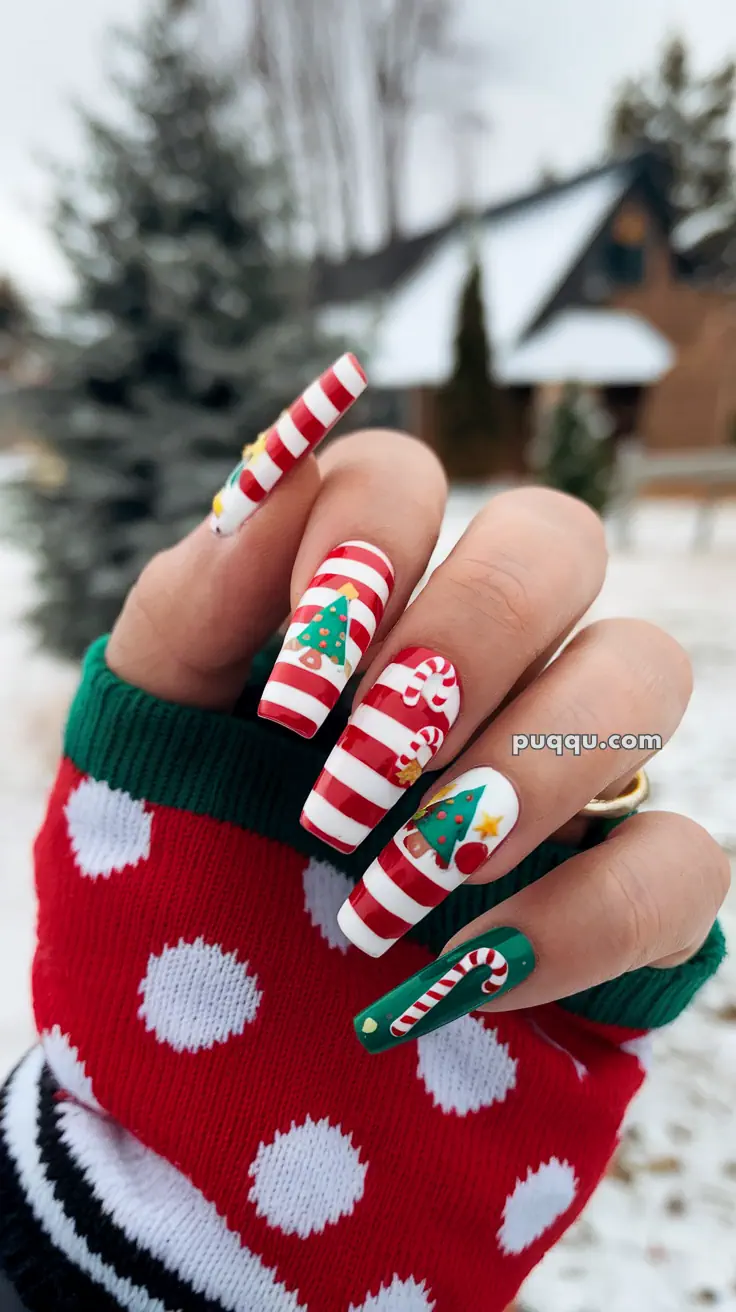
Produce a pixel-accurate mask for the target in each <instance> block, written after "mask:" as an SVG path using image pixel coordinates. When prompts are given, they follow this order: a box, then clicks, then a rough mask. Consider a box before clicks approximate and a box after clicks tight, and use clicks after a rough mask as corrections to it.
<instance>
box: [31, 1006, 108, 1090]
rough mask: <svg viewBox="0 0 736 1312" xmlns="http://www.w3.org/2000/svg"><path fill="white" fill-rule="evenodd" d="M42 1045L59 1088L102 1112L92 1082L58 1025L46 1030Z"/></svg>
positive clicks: (42, 1037)
mask: <svg viewBox="0 0 736 1312" xmlns="http://www.w3.org/2000/svg"><path fill="white" fill-rule="evenodd" d="M41 1043H42V1045H43V1050H44V1054H45V1056H46V1061H47V1062H48V1065H49V1068H50V1070H51V1073H52V1075H53V1077H54V1079H55V1080H56V1083H57V1084H58V1085H59V1088H60V1089H64V1090H65V1092H66V1093H70V1094H71V1096H72V1097H73V1098H76V1100H77V1102H81V1103H83V1104H84V1106H85V1107H91V1108H92V1109H93V1110H94V1111H100V1110H101V1108H100V1104H99V1103H98V1101H97V1099H96V1098H95V1095H94V1090H93V1088H92V1080H91V1079H90V1077H89V1075H88V1074H87V1068H86V1066H85V1064H84V1062H83V1061H82V1058H81V1057H80V1055H79V1051H78V1049H77V1048H75V1046H74V1044H73V1043H72V1041H71V1039H70V1038H69V1035H68V1034H64V1033H63V1032H62V1030H61V1028H60V1027H59V1026H58V1025H54V1027H53V1029H51V1030H44V1032H43V1034H42V1035H41Z"/></svg>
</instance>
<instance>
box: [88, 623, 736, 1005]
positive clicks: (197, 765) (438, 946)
mask: <svg viewBox="0 0 736 1312" xmlns="http://www.w3.org/2000/svg"><path fill="white" fill-rule="evenodd" d="M106 646H107V639H106V638H101V639H99V640H98V641H97V642H95V643H94V644H93V645H92V647H90V649H89V651H88V653H87V655H86V657H85V661H84V669H83V677H82V682H81V684H80V687H79V690H78V692H77V695H76V697H75V699H74V702H73V704H72V707H71V711H70V714H69V720H68V723H67V727H66V733H65V738H64V751H65V754H66V755H67V756H68V757H69V758H70V760H72V761H73V762H74V764H75V765H76V766H77V768H78V769H79V770H81V771H83V772H84V773H86V774H90V775H92V776H93V777H94V778H96V779H104V780H105V781H106V782H107V783H108V784H109V785H110V787H112V788H121V789H124V790H125V791H126V792H128V793H130V794H131V796H133V797H136V798H141V799H146V800H147V801H149V802H151V803H153V804H154V805H159V806H169V807H175V808H178V809H180V810H185V811H191V812H193V813H194V814H197V815H207V816H209V817H211V818H212V819H215V820H223V821H228V822H230V823H232V824H236V825H240V826H241V827H242V828H245V829H250V830H252V831H253V832H256V833H258V834H260V835H262V836H263V837H266V838H270V839H273V840H274V841H276V842H280V843H284V844H286V845H287V846H289V847H291V848H293V849H294V850H295V851H297V852H300V853H302V855H304V856H306V857H318V858H321V859H322V860H325V861H329V862H330V864H331V865H333V866H334V867H335V868H336V869H338V870H340V871H341V872H342V873H343V874H345V875H346V876H347V877H348V878H350V879H352V880H353V881H357V880H358V879H359V878H360V876H361V875H362V873H363V871H364V870H365V869H366V868H367V866H368V865H369V864H370V862H371V861H372V860H373V859H374V857H375V856H377V855H378V853H379V852H380V851H381V849H382V848H383V847H384V846H385V844H386V843H387V842H388V840H389V838H390V837H391V835H392V834H393V833H394V832H395V831H396V830H397V829H398V828H399V827H400V826H401V825H402V824H404V822H405V821H406V820H408V819H409V817H410V816H411V815H412V814H413V813H414V811H415V810H416V808H417V805H418V802H419V799H420V798H421V796H422V794H423V793H424V792H425V790H426V788H427V785H428V783H431V779H432V775H431V774H427V775H425V776H424V777H423V779H422V780H420V781H419V782H418V783H417V784H415V785H414V787H413V788H410V789H407V792H406V795H405V796H404V797H403V798H402V800H401V802H400V803H399V804H398V805H397V806H396V807H394V809H393V811H392V812H391V813H390V815H388V816H387V817H386V818H385V819H384V820H383V821H382V822H381V824H380V825H378V826H377V827H376V829H375V830H374V831H373V833H372V834H371V835H370V836H369V838H367V839H366V840H365V842H364V843H362V844H361V846H360V848H359V849H358V851H357V852H352V853H350V854H348V855H343V854H341V853H338V852H335V851H333V850H332V849H327V848H326V847H325V846H324V844H323V843H320V842H319V840H318V839H316V838H314V837H313V836H312V835H311V834H309V833H308V832H307V831H306V830H305V829H302V827H301V825H300V824H299V816H300V814H301V810H302V806H303V804H304V801H305V799H306V797H307V795H308V793H309V791H310V789H311V787H312V784H313V783H314V780H315V779H316V778H317V775H318V774H319V772H320V769H321V768H322V765H323V764H324V761H325V759H326V757H327V755H328V753H329V751H330V748H331V747H332V745H333V743H334V741H335V739H336V738H337V737H338V735H339V733H340V731H341V729H342V728H343V726H344V720H345V716H346V714H347V709H348V703H349V697H346V698H344V699H343V701H342V703H341V708H339V709H338V710H336V711H335V712H333V714H332V715H331V716H330V717H329V720H328V722H327V724H326V725H325V726H324V727H323V729H322V730H321V731H320V733H319V734H318V735H317V736H316V737H315V738H313V739H311V740H309V741H307V740H305V739H301V738H297V737H296V736H295V735H294V734H291V733H288V732H287V731H286V730H284V729H280V728H279V727H278V726H275V725H273V724H270V723H266V722H264V721H261V720H259V719H258V718H257V715H256V709H257V706H258V701H259V698H260V692H261V689H262V687H263V684H264V683H265V681H266V679H267V677H268V673H269V670H270V667H271V663H272V660H273V659H274V657H275V654H276V652H277V650H278V645H275V646H274V647H273V649H272V650H271V649H269V650H267V651H265V652H263V653H262V654H261V655H260V657H259V658H258V659H257V660H256V662H255V663H254V667H253V673H252V675H251V681H250V682H249V685H248V687H247V688H246V690H245V692H244V694H243V697H242V698H241V701H240V703H239V706H238V709H237V712H236V714H235V715H224V714H220V713H218V712H215V711H201V710H196V709H194V708H192V707H185V706H184V707H182V706H177V705H174V704H173V703H170V702H164V701H161V700H159V699H158V698H156V697H152V696H151V695H150V694H149V693H146V692H142V691H141V690H140V689H139V688H134V687H132V686H131V685H130V684H127V683H124V682H123V681H122V680H121V679H118V678H117V676H116V675H114V674H113V673H112V672H111V670H109V669H108V666H107V664H106V661H105V649H106ZM577 850H578V849H576V848H572V847H569V846H567V845H565V844H563V843H555V842H547V843H542V844H541V846H540V847H538V848H537V849H536V850H535V851H534V852H532V853H531V854H530V855H529V856H528V857H526V858H525V860H524V861H522V862H521V863H520V864H519V865H518V866H517V867H516V868H515V869H514V870H511V871H510V872H509V873H508V874H507V875H505V876H504V877H503V878H502V879H500V880H497V881H496V882H495V883H493V884H483V885H480V884H472V885H465V886H461V887H460V888H458V889H456V890H455V892H454V893H451V894H450V895H449V897H447V898H446V899H445V901H444V902H443V903H442V904H441V905H440V906H439V907H437V908H436V909H435V910H434V911H433V912H431V914H430V915H428V916H427V917H426V918H425V919H424V920H423V921H421V922H420V923H419V925H417V926H416V927H415V928H414V930H412V931H411V937H412V938H414V939H415V940H416V941H418V942H420V943H422V944H424V945H425V946H426V947H427V948H428V949H429V950H430V951H431V952H433V953H438V952H440V951H441V950H442V948H443V947H444V945H445V943H446V942H447V940H448V939H449V938H451V937H452V935H453V934H455V933H457V931H458V930H459V929H461V928H462V927H463V926H464V925H467V924H468V923H469V922H470V921H472V920H474V919H475V918H476V917H477V916H480V915H482V914H483V912H485V911H488V910H490V909H491V908H493V907H495V906H498V905H499V904H500V903H502V902H504V901H506V899H507V898H509V897H511V896H512V895H513V894H514V893H516V892H518V891H519V890H520V889H522V888H525V887H526V886H527V885H529V884H532V883H534V882H535V881H536V880H537V879H540V878H541V877H542V876H543V875H545V874H547V873H548V872H549V871H550V870H553V869H554V868H555V867H556V866H558V865H561V864H562V862H563V861H566V860H568V859H569V858H570V857H571V856H574V855H575V853H576V851H577ZM724 951H725V947H724V943H723V935H722V934H721V931H720V928H719V927H718V926H716V927H715V928H714V929H713V931H712V932H711V935H710V937H709V939H708V941H707V943H706V944H705V945H704V947H703V948H702V949H701V951H700V953H698V954H697V956H696V957H694V958H693V959H692V960H691V961H689V962H687V963H686V964H685V965H683V966H678V967H676V968H675V969H673V970H664V971H659V970H652V969H645V970H639V971H636V972H634V973H633V974H631V975H627V976H624V977H622V978H621V979H618V980H614V981H612V982H611V983H608V984H603V985H600V986H598V987H597V988H594V989H588V990H587V991H586V992H585V993H580V994H576V995H575V997H573V998H568V999H567V1000H566V1001H565V1002H563V1004H562V1005H563V1006H565V1007H567V1008H568V1009H569V1010H571V1011H574V1012H576V1013H577V1014H579V1015H582V1016H585V1017H587V1018H588V1019H589V1020H593V1021H599V1022H601V1023H611V1024H616V1025H624V1026H628V1027H631V1028H633V1029H649V1028H653V1027H655V1026H659V1025H665V1024H667V1023H669V1021H671V1020H674V1019H675V1017H676V1016H677V1015H679V1013H680V1012H681V1011H682V1010H683V1009H684V1008H685V1007H686V1006H687V1004H688V1003H689V1002H690V1001H691V999H692V997H693V996H694V994H695V993H696V992H697V990H698V989H699V988H700V987H701V985H702V984H703V983H704V982H705V980H706V979H708V977H709V976H710V975H712V974H713V973H714V971H715V970H716V969H717V966H718V964H719V962H720V961H721V959H722V957H723V955H724Z"/></svg>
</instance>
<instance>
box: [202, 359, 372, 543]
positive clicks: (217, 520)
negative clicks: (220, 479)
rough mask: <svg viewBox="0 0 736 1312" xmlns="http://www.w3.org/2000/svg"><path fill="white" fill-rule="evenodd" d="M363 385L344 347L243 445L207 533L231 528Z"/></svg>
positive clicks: (306, 451) (222, 533)
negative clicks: (305, 386) (250, 440)
mask: <svg viewBox="0 0 736 1312" xmlns="http://www.w3.org/2000/svg"><path fill="white" fill-rule="evenodd" d="M367 385H368V384H367V380H366V376H365V374H364V373H363V370H362V368H361V366H360V364H359V363H358V361H357V360H356V358H355V356H354V355H351V354H350V353H349V352H347V353H346V354H345V355H341V356H340V359H339V360H336V361H335V363H334V364H333V365H332V367H331V368H330V369H326V370H325V372H324V373H323V374H322V375H321V376H320V377H319V378H318V379H316V381H315V382H313V383H310V385H309V387H308V388H307V389H306V390H305V391H304V392H302V394H301V396H300V397H299V398H298V399H297V400H296V401H295V402H294V403H293V405H291V406H289V409H288V410H284V412H283V414H282V415H280V416H279V418H278V419H277V420H276V423H275V424H273V425H272V426H271V428H267V429H266V430H265V431H264V432H263V433H261V434H260V435H259V436H258V437H257V438H256V440H255V442H252V443H251V445H250V446H246V447H244V448H243V454H242V459H241V460H240V461H239V463H238V464H237V465H236V466H235V468H234V470H233V472H232V473H231V474H230V476H229V478H228V480H227V482H226V484H225V486H224V487H223V488H221V489H220V491H219V492H218V493H217V496H216V497H215V499H214V501H213V502H212V518H211V520H210V524H211V527H212V532H213V533H217V534H218V536H222V537H228V536H229V535H230V534H231V533H235V531H236V530H237V529H238V528H240V525H241V524H244V523H245V521H246V519H249V518H250V516H251V515H252V514H253V512H254V511H255V510H257V509H258V507H259V505H260V504H261V502H262V501H263V500H265V498H266V497H267V496H268V494H269V492H270V491H271V490H272V489H273V488H274V487H275V486H276V484H277V483H279V482H280V481H281V479H282V478H283V477H284V475H285V474H288V473H289V472H290V471H291V470H292V469H293V468H294V465H295V464H297V462H298V461H299V460H301V459H303V457H304V456H306V455H308V454H309V452H310V451H313V450H314V448H315V447H316V446H317V445H318V443H319V442H321V441H322V438H323V437H325V436H326V434H327V433H329V431H330V429H331V428H333V427H334V425H335V424H336V423H337V421H338V419H341V418H342V416H343V415H344V414H346V413H347V411H348V410H349V409H350V407H351V405H353V404H354V403H355V401H357V399H358V397H359V396H360V395H361V393H362V392H364V391H365V389H366V387H367Z"/></svg>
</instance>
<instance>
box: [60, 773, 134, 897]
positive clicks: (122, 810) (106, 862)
mask: <svg viewBox="0 0 736 1312" xmlns="http://www.w3.org/2000/svg"><path fill="white" fill-rule="evenodd" d="M64 814H65V816H66V825H67V830H68V833H69V842H70V843H71V847H72V851H73V853H74V857H75V859H76V863H77V866H78V868H79V870H80V871H81V873H82V874H83V875H86V876H87V877H88V878H89V879H97V878H98V877H99V876H102V877H103V878H105V879H106V878H108V877H109V876H110V875H111V874H112V873H113V871H116V870H124V869H125V867H126V866H135V865H137V864H138V862H139V861H146V860H147V859H148V857H149V856H150V852H151V822H152V820H153V816H152V813H151V812H150V811H147V810H146V804H145V802H138V801H135V800H134V798H132V797H131V796H130V795H129V794H128V793H124V792H122V791H121V789H119V788H110V787H109V786H108V785H107V784H106V783H102V782H101V781H100V780H97V779H83V780H82V782H81V783H80V784H78V785H77V787H76V788H75V789H74V790H73V792H71V793H70V795H69V797H68V799H67V803H66V806H65V807H64Z"/></svg>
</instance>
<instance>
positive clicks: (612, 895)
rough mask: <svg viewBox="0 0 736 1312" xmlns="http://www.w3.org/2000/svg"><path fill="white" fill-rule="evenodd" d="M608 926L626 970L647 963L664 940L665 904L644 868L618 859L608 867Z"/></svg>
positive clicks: (623, 968) (634, 968)
mask: <svg viewBox="0 0 736 1312" xmlns="http://www.w3.org/2000/svg"><path fill="white" fill-rule="evenodd" d="M607 903H608V908H609V914H608V926H609V933H610V934H611V936H612V939H613V942H614V946H615V949H616V952H617V956H618V957H619V959H620V961H621V962H622V970H623V971H624V972H627V971H630V970H636V969H638V968H639V967H640V966H643V965H646V964H647V963H648V962H650V961H651V960H652V959H653V958H654V957H655V956H656V955H657V950H658V948H659V946H660V944H661V943H662V942H663V935H664V923H663V912H662V907H661V906H660V903H659V901H658V899H657V898H656V896H654V894H653V892H652V887H651V885H650V884H649V883H648V882H647V877H646V874H645V873H642V869H641V867H640V866H639V865H638V864H637V865H634V864H633V863H630V862H628V861H626V860H621V859H619V860H618V861H617V862H616V863H615V864H614V865H612V866H611V868H610V870H609V878H608V883H607Z"/></svg>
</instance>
